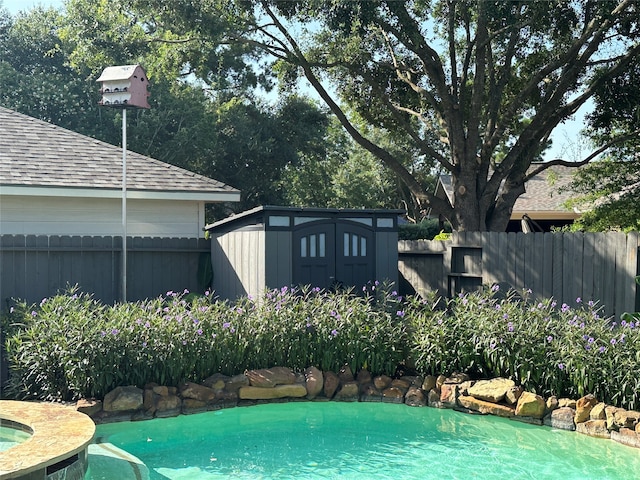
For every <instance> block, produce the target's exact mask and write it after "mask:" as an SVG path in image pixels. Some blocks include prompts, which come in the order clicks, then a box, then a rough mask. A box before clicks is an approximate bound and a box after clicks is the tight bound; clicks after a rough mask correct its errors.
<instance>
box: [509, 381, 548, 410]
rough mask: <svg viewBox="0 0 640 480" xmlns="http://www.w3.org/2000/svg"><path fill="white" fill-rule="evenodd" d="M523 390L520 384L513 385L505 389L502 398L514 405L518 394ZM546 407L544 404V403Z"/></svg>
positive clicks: (518, 396) (518, 397)
mask: <svg viewBox="0 0 640 480" xmlns="http://www.w3.org/2000/svg"><path fill="white" fill-rule="evenodd" d="M523 392H524V389H523V388H522V387H521V386H520V385H515V386H513V387H511V388H510V389H509V390H507V393H506V394H505V396H504V399H505V400H506V402H507V403H508V404H509V405H515V404H516V403H518V400H519V399H520V396H521V395H522V393H523ZM545 407H546V405H545Z"/></svg>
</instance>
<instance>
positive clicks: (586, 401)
mask: <svg viewBox="0 0 640 480" xmlns="http://www.w3.org/2000/svg"><path fill="white" fill-rule="evenodd" d="M597 404H598V400H596V397H595V396H594V395H592V394H588V395H585V396H584V397H581V398H579V399H578V400H577V401H576V416H575V418H574V420H573V421H574V422H576V424H578V423H582V422H586V421H587V420H589V415H590V413H591V409H593V407H595V406H596V405H597Z"/></svg>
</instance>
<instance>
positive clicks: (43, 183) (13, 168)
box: [0, 107, 240, 202]
mask: <svg viewBox="0 0 640 480" xmlns="http://www.w3.org/2000/svg"><path fill="white" fill-rule="evenodd" d="M121 192H122V148H120V147H117V146H114V145H110V144H108V143H105V142H101V141H99V140H95V139H93V138H90V137H87V136H85V135H81V134H79V133H75V132H72V131H70V130H66V129H64V128H61V127H58V126H55V125H52V124H50V123H47V122H44V121H41V120H38V119H35V118H33V117H29V116H27V115H23V114H21V113H18V112H15V111H12V110H8V109H6V108H2V107H0V194H2V195H39V196H76V197H105V198H119V197H120V196H121ZM127 196H128V197H129V198H141V199H173V200H195V201H204V202H222V201H239V200H240V192H239V191H238V190H236V189H235V188H233V187H230V186H228V185H225V184H224V183H221V182H218V181H216V180H213V179H211V178H207V177H205V176H202V175H198V174H197V173H193V172H190V171H189V170H185V169H183V168H179V167H176V166H173V165H170V164H168V163H164V162H161V161H159V160H155V159H153V158H150V157H146V156H144V155H140V154H138V153H134V152H131V151H128V152H127Z"/></svg>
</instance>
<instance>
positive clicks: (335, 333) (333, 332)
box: [331, 328, 338, 337]
mask: <svg viewBox="0 0 640 480" xmlns="http://www.w3.org/2000/svg"><path fill="white" fill-rule="evenodd" d="M337 335H338V330H336V329H335V328H334V329H333V330H331V336H332V337H335V336H337Z"/></svg>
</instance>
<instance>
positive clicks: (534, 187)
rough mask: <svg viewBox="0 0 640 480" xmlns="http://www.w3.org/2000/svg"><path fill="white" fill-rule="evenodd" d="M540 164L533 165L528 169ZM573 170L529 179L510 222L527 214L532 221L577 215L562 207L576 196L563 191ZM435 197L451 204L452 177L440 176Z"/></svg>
mask: <svg viewBox="0 0 640 480" xmlns="http://www.w3.org/2000/svg"><path fill="white" fill-rule="evenodd" d="M538 166H539V164H533V165H532V166H531V169H533V168H537V167H538ZM575 171H576V168H575V167H565V166H562V165H554V166H552V167H549V168H548V169H546V170H544V171H543V172H541V173H539V174H538V175H536V176H535V177H533V178H531V179H530V180H529V181H528V182H527V183H526V184H525V189H526V192H525V193H523V194H522V195H520V197H518V199H517V200H516V203H515V205H514V206H513V212H512V213H511V219H512V220H520V219H521V218H522V216H523V215H525V214H526V215H528V216H529V217H530V218H532V219H534V220H571V219H576V218H578V217H579V216H580V213H579V212H576V211H573V210H569V209H567V208H566V207H565V206H564V204H565V202H566V201H567V200H569V199H570V198H571V197H572V196H574V195H575V194H574V193H573V192H571V191H569V190H565V189H564V188H563V187H566V186H567V185H568V184H569V183H570V182H571V177H572V175H573V174H574V173H575ZM436 195H437V196H440V197H441V198H445V197H446V198H447V199H448V200H449V202H450V203H451V204H453V187H452V185H451V175H441V176H440V179H439V182H438V186H437V188H436Z"/></svg>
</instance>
